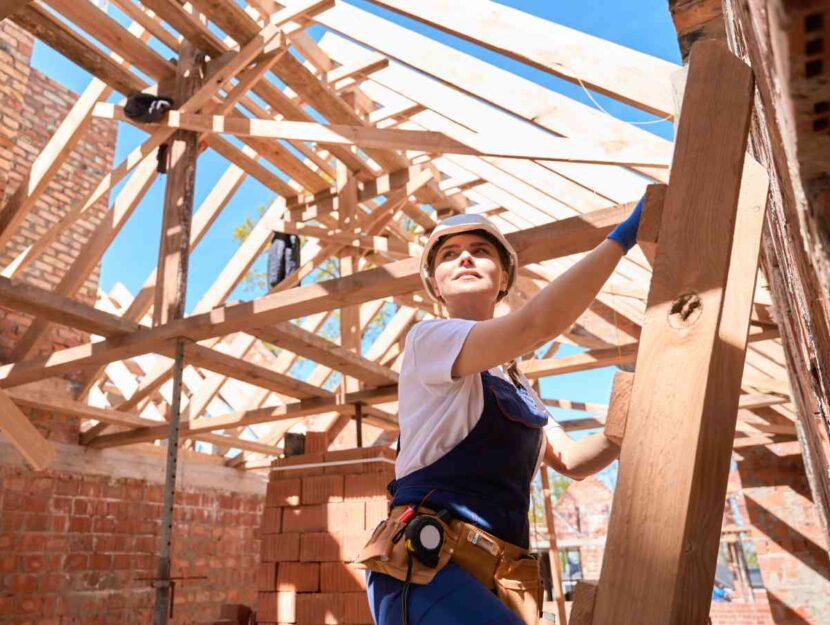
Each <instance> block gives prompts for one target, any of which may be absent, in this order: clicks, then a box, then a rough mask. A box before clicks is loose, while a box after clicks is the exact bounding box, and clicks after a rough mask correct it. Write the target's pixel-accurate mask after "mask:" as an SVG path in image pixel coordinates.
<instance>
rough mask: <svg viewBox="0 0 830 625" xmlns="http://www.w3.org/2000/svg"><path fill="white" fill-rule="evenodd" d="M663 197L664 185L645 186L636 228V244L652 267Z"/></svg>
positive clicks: (658, 233)
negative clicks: (638, 226)
mask: <svg viewBox="0 0 830 625" xmlns="http://www.w3.org/2000/svg"><path fill="white" fill-rule="evenodd" d="M665 199H666V185H663V184H659V185H657V184H650V185H649V186H648V187H647V188H646V194H645V196H644V200H643V216H642V218H641V219H640V228H639V229H638V230H637V245H638V246H639V247H640V249H641V250H642V252H643V256H645V257H646V260H648V262H649V264H650V265H651V266H652V267H654V257H655V255H656V254H657V240H658V238H659V235H660V223H661V221H662V219H663V202H665Z"/></svg>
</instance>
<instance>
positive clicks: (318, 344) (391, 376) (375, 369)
mask: <svg viewBox="0 0 830 625" xmlns="http://www.w3.org/2000/svg"><path fill="white" fill-rule="evenodd" d="M251 334H253V335H254V336H256V337H258V338H260V339H262V340H263V341H266V342H267V343H271V344H273V345H276V346H278V347H281V348H284V349H287V350H289V351H291V352H294V353H295V354H297V355H298V356H302V357H303V358H308V359H309V360H313V361H314V362H318V363H320V364H323V365H326V366H327V367H330V368H332V369H334V370H335V371H340V372H342V373H344V374H347V375H351V376H353V377H355V378H358V379H359V380H362V381H363V382H366V383H367V384H371V385H372V386H383V385H385V384H390V383H396V382H397V381H398V375H397V374H396V373H395V372H394V371H392V370H391V369H387V368H386V367H383V366H381V365H378V364H376V363H374V362H372V361H371V360H368V359H366V358H364V357H362V356H361V355H359V354H358V353H355V352H354V351H353V350H351V349H349V348H347V347H345V346H343V347H341V346H340V345H337V344H336V343H333V342H332V341H329V340H328V339H325V338H323V337H321V336H318V335H316V334H314V333H313V332H308V331H306V330H303V329H302V328H301V327H300V326H298V325H296V324H294V323H278V324H276V325H273V326H269V327H264V328H256V329H254V330H251Z"/></svg>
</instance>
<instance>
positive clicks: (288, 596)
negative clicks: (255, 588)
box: [257, 592, 297, 623]
mask: <svg viewBox="0 0 830 625" xmlns="http://www.w3.org/2000/svg"><path fill="white" fill-rule="evenodd" d="M296 604H297V595H296V594H294V593H293V592H261V593H258V594H257V621H259V622H262V621H268V622H273V623H296V622H297V613H296Z"/></svg>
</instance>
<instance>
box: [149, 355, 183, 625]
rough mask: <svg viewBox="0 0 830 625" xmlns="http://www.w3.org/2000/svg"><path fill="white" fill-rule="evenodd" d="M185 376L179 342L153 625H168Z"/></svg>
mask: <svg viewBox="0 0 830 625" xmlns="http://www.w3.org/2000/svg"><path fill="white" fill-rule="evenodd" d="M183 372H184V341H183V340H181V339H180V340H178V341H176V355H175V363H174V366H173V400H172V404H171V406H170V434H169V437H168V439H167V473H166V476H165V481H164V508H163V510H162V515H163V516H162V521H161V550H160V551H159V563H158V569H157V571H156V580H155V582H154V584H153V585H154V586H155V588H156V607H155V611H154V613H153V623H154V625H167V621H168V617H169V616H170V611H171V609H172V605H171V604H170V548H171V546H172V544H173V503H174V500H175V498H176V468H177V465H178V455H179V417H180V415H181V397H182V392H181V391H182V373H183Z"/></svg>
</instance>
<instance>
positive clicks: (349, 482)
mask: <svg viewBox="0 0 830 625" xmlns="http://www.w3.org/2000/svg"><path fill="white" fill-rule="evenodd" d="M387 484H389V478H388V477H387V476H386V475H385V474H384V473H360V474H356V475H347V476H345V489H344V497H345V499H347V500H348V499H361V500H364V501H365V500H367V499H382V500H384V501H386V500H387V498H388V494H387V490H386V486H387Z"/></svg>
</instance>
